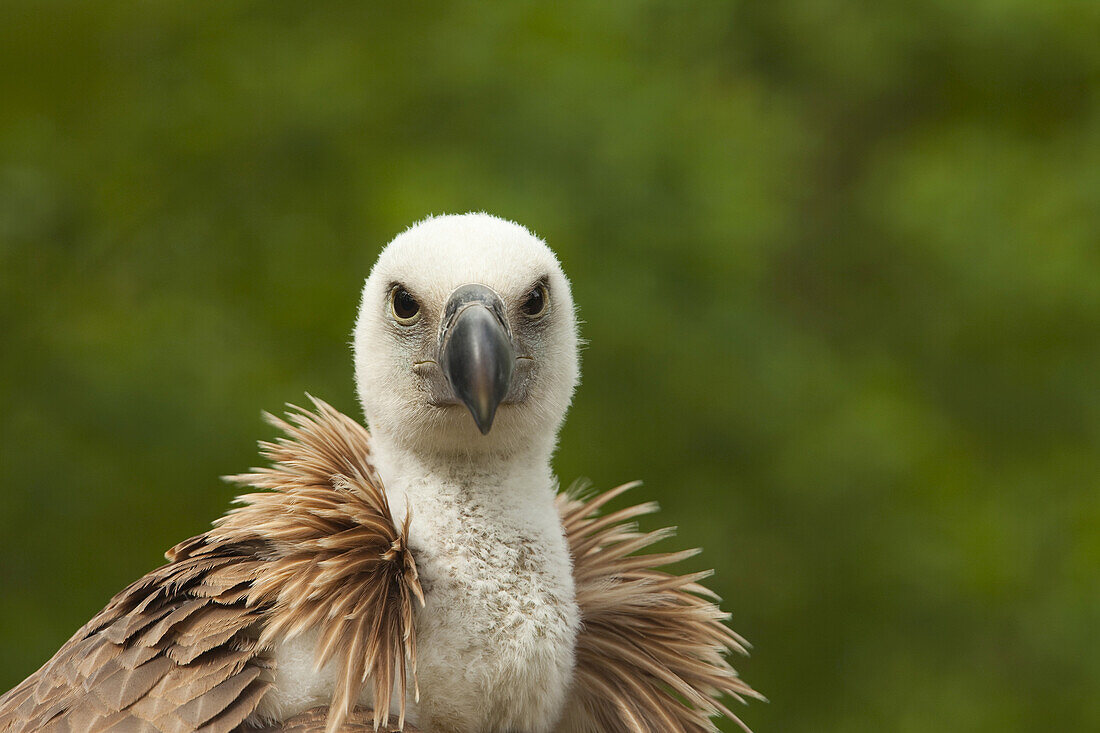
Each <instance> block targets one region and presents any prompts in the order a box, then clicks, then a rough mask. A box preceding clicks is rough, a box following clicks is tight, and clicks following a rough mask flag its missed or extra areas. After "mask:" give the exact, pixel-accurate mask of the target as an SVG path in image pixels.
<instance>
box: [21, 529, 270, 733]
mask: <svg viewBox="0 0 1100 733" xmlns="http://www.w3.org/2000/svg"><path fill="white" fill-rule="evenodd" d="M213 560H216V561H217V562H211V561H213ZM228 563H232V564H235V565H238V566H239V567H240V570H241V571H242V572H245V573H251V574H255V573H256V572H258V571H259V569H260V564H259V563H258V562H257V561H255V560H254V559H252V558H250V557H248V556H239V555H235V554H234V548H232V547H225V548H222V549H220V550H218V551H216V555H214V556H210V555H205V556H204V555H200V556H198V557H188V556H184V557H180V558H179V559H178V560H177V561H175V562H172V563H169V564H168V565H165V566H163V567H161V568H158V569H157V570H154V571H153V572H151V573H149V574H148V575H146V576H145V577H143V578H141V579H140V580H138V581H137V582H135V583H133V584H132V585H130V586H129V587H128V588H126V589H125V590H123V591H122V592H121V593H119V594H118V595H116V596H115V597H114V598H113V599H111V602H110V603H108V604H107V607H106V608H104V609H103V611H101V612H100V613H99V614H98V615H96V616H95V618H93V619H92V620H91V621H89V622H88V623H87V624H85V625H84V627H83V628H81V629H80V630H79V631H78V632H77V633H76V634H74V635H73V637H72V638H71V639H70V640H69V641H68V642H67V643H66V644H65V645H64V646H63V647H61V649H60V650H59V651H58V652H57V654H56V655H54V657H53V658H52V659H51V660H50V661H48V662H47V663H46V664H45V665H43V667H42V668H41V669H39V670H38V671H37V672H35V673H34V674H32V675H31V676H30V677H28V678H27V679H26V680H25V681H23V682H22V683H21V684H20V685H18V686H17V687H15V688H14V689H13V690H11V691H10V692H8V693H7V694H5V695H4V696H3V697H0V730H3V731H10V732H11V733H19V732H21V731H32V730H39V729H45V730H58V731H63V730H72V731H100V730H108V729H110V728H112V727H113V726H119V729H124V730H143V729H148V730H155V729H165V730H167V729H169V727H170V726H165V725H162V719H163V718H164V717H165V716H171V715H177V714H178V713H179V711H180V710H188V709H193V710H201V714H199V715H198V716H197V717H198V718H201V720H198V721H197V724H203V723H207V722H211V721H213V719H214V718H216V717H217V716H218V715H219V714H221V713H222V712H224V711H225V710H226V709H227V708H228V707H229V706H230V704H231V703H232V702H233V700H231V699H226V698H225V696H224V695H221V696H219V695H217V694H215V691H216V690H218V689H219V686H223V687H221V689H225V687H224V686H228V687H233V686H238V685H240V686H247V684H249V683H251V682H253V681H255V680H256V678H257V677H258V676H259V673H260V671H261V669H260V668H259V667H256V666H254V665H252V664H251V663H250V662H251V661H252V658H253V657H254V656H255V653H256V644H255V641H254V640H253V639H251V638H250V636H249V634H248V628H249V627H250V626H253V625H254V624H256V623H257V622H258V621H259V620H260V619H261V615H262V609H260V608H255V607H248V606H247V605H246V604H245V603H244V602H242V601H239V600H238V601H236V602H233V603H226V604H223V603H219V602H218V601H217V600H215V599H213V598H209V597H197V596H196V595H195V594H194V591H195V589H196V588H197V587H199V585H200V583H201V580H202V578H203V577H204V572H209V570H210V568H211V567H216V566H220V565H225V564H228ZM208 631H209V632H210V633H209V637H210V638H211V639H213V640H214V642H216V643H202V644H200V645H199V648H200V649H201V651H200V652H199V653H198V654H194V653H192V651H188V652H187V653H186V654H184V653H181V650H182V649H189V650H191V649H192V647H191V646H190V644H192V643H194V642H195V641H198V640H201V639H204V637H205V636H206V635H207V632H208ZM226 655H230V656H232V657H233V658H234V659H236V660H237V663H236V664H230V665H218V664H216V663H213V662H216V660H218V659H219V658H221V657H224V656H226ZM175 679H178V680H186V681H187V684H186V685H184V686H183V687H182V689H181V688H180V687H176V688H170V687H167V686H166V685H165V684H164V682H165V680H175ZM257 684H258V687H259V688H261V689H263V690H264V691H266V685H267V683H266V682H263V681H262V680H261V681H259V682H258V683H257ZM248 712H251V710H249V711H248ZM246 714H247V713H246ZM237 722H238V723H239V721H237ZM236 724H237V723H234V724H233V725H236ZM231 728H232V726H230V725H228V723H227V722H223V724H221V725H214V726H212V727H211V730H216V731H228V730H230V729H231Z"/></svg>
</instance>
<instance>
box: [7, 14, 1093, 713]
mask: <svg viewBox="0 0 1100 733" xmlns="http://www.w3.org/2000/svg"><path fill="white" fill-rule="evenodd" d="M1097 38H1100V5H1097V4H1096V3H1092V2H1087V1H1085V0H1049V1H1048V2H1038V1H1035V2H1027V1H1026V0H988V1H987V2H979V3H958V2H944V1H942V0H931V1H930V2H924V3H914V2H902V1H901V0H880V1H879V2H860V1H857V0H777V1H775V2H736V3H720V2H695V3H688V4H681V3H674V2H644V3H632V2H630V3H628V2H577V1H573V2H563V3H554V4H548V3H531V2H518V3H497V4H484V5H477V6H468V5H465V4H457V3H402V4H396V3H395V4H388V3H363V2H328V1H321V2H312V3H302V2H285V1H283V2H263V3H259V2H241V1H239V0H232V1H230V0H219V1H218V2H210V1H206V2H198V3H168V2H162V1H158V2H148V1H145V2H119V3H76V2H60V1H58V2H42V1H41V0H6V2H4V3H3V4H2V5H0V99H2V100H3V101H2V102H0V334H2V338H0V344H2V345H0V492H2V493H0V507H2V508H0V660H2V661H0V690H4V689H7V688H8V687H10V686H11V685H13V684H15V683H16V682H17V681H18V680H20V679H22V678H23V677H24V676H26V675H27V674H29V673H30V672H31V671H33V670H34V669H35V668H36V667H37V666H38V665H39V664H41V663H42V662H43V661H45V659H46V658H48V657H49V655H50V654H51V653H52V652H53V650H54V649H56V647H57V646H59V645H60V644H61V643H62V642H63V641H64V640H65V639H66V638H67V637H68V636H69V635H70V634H71V633H72V632H73V631H74V630H75V629H76V628H77V627H78V626H79V625H80V624H81V623H83V621H84V620H86V619H87V618H88V617H89V616H90V615H91V614H93V613H94V612H95V611H96V610H98V609H99V608H100V607H101V606H102V604H103V603H104V602H105V601H106V600H107V599H108V598H109V597H110V596H111V595H112V594H113V593H114V592H115V591H117V590H118V589H120V588H121V587H122V586H123V585H125V584H126V583H128V582H129V581H130V580H132V579H134V578H135V577H137V576H138V575H140V574H141V573H143V572H145V571H146V570H148V569H150V568H151V567H153V566H154V565H156V564H157V563H158V562H159V559H160V554H161V552H162V551H163V550H164V549H165V548H166V547H168V546H170V545H172V544H174V543H175V542H176V541H177V540H179V539H182V538H184V537H186V536H190V535H193V534H196V533H198V532H201V531H202V530H203V529H204V527H206V526H207V525H208V523H209V521H210V520H211V519H212V518H214V517H215V516H217V515H219V514H220V513H221V512H222V511H223V510H224V509H225V508H226V506H227V503H228V501H229V499H230V498H231V496H232V494H233V491H232V489H231V488H230V487H228V486H227V485H225V484H222V483H219V481H218V480H217V477H218V476H219V475H220V474H226V473H232V472H235V471H238V470H240V469H243V468H245V467H247V466H249V465H253V464H254V463H255V462H256V455H255V448H254V440H255V439H256V438H259V437H269V436H270V434H271V432H270V430H269V429H268V428H266V427H264V426H261V424H260V423H259V420H258V414H259V411H260V410H261V409H269V410H278V409H279V408H280V406H281V405H282V403H283V402H285V401H292V402H301V401H302V400H303V399H304V397H303V396H302V395H303V393H304V392H305V391H307V390H308V391H309V392H311V393H314V394H317V395H319V396H321V397H324V398H325V399H327V400H329V401H330V402H332V403H333V404H334V405H336V406H338V407H340V408H342V409H344V410H346V411H351V412H353V414H358V408H357V405H356V400H355V396H354V390H353V386H352V380H351V366H350V359H349V351H348V348H347V345H346V344H347V341H348V339H349V334H350V328H351V323H352V319H353V316H354V313H355V308H356V300H357V296H358V290H359V287H360V285H361V282H362V279H363V277H364V276H365V275H366V273H367V271H368V270H369V267H370V265H371V263H372V262H373V259H374V257H375V256H376V255H377V253H378V251H379V249H380V247H381V246H382V245H383V244H384V243H385V242H386V241H387V240H388V239H390V238H391V237H392V236H393V235H394V234H395V233H397V232H398V231H400V230H401V229H403V228H404V227H405V226H407V225H408V224H409V223H411V222H413V221H415V220H417V219H419V218H422V217H423V216H425V215H427V214H429V213H432V212H436V213H438V212H461V211H467V210H488V211H491V212H493V213H497V214H499V215H502V216H505V217H508V218H512V219H515V220H517V221H520V222H522V223H524V224H526V225H528V226H530V227H531V228H533V229H534V230H535V231H536V232H538V233H540V234H541V235H542V236H544V237H545V238H547V239H548V241H549V242H550V244H551V245H552V246H553V247H554V248H555V249H556V250H557V251H558V252H559V254H560V256H561V258H562V260H563V262H564V264H565V267H566V270H567V272H568V273H569V274H570V275H571V277H572V279H573V281H574V286H575V296H576V300H577V302H578V303H579V304H580V308H581V315H582V318H583V319H584V321H585V324H584V327H583V330H584V335H585V337H586V338H587V339H588V341H589V346H588V347H587V348H586V350H585V353H584V383H583V385H582V387H581V389H580V391H579V392H578V395H577V398H576V401H575V406H574V409H573V411H572V414H571V416H570V418H569V420H568V421H567V424H566V427H565V429H564V432H563V435H562V441H561V449H560V451H559V454H558V458H557V463H556V466H557V470H558V471H559V474H560V475H561V477H562V480H563V481H570V480H572V479H573V478H575V477H578V476H587V477H590V478H591V479H592V480H593V481H594V483H595V484H596V485H598V486H601V487H607V486H610V485H613V484H615V483H618V482H621V481H624V480H628V479H633V478H643V479H645V480H646V485H645V487H644V488H642V489H640V490H639V492H638V495H639V496H645V497H656V498H658V499H660V500H661V502H662V505H663V508H664V512H663V516H662V519H663V521H665V522H668V523H673V524H676V525H679V527H680V530H681V543H684V542H686V543H690V544H698V545H701V546H703V547H704V548H705V553H704V555H703V557H702V558H701V559H700V560H699V562H698V566H699V567H702V566H704V565H708V566H714V567H716V568H717V571H718V572H717V575H716V578H715V579H714V586H715V587H716V588H717V589H718V590H719V592H720V593H721V595H722V596H723V597H724V598H725V601H724V605H725V607H726V608H727V610H729V611H731V612H732V614H733V624H734V626H735V628H737V629H738V630H739V631H741V632H742V633H744V634H745V635H746V636H747V637H748V638H749V639H750V640H751V641H752V642H753V643H754V644H755V652H754V655H753V657H752V658H750V659H748V660H741V661H740V662H739V663H738V666H739V667H740V668H741V669H742V670H743V674H744V675H745V676H746V677H747V679H749V680H750V681H751V682H752V683H753V684H755V685H756V686H757V687H758V688H759V689H760V690H761V691H763V692H764V693H765V694H766V695H767V696H768V697H769V698H770V699H771V703H770V704H755V705H752V706H751V707H749V708H747V709H746V710H745V719H746V721H747V722H748V723H749V724H750V725H752V726H753V727H754V728H755V729H756V730H758V731H780V730H782V731H879V730H891V731H923V730H928V729H934V730H959V731H1010V730H1011V731H1024V730H1095V729H1100V696H1097V695H1096V694H1095V693H1096V682H1097V680H1100V588H1098V583H1097V577H1098V570H1100V451H1098V449H1097V448H1098V437H1100V285H1098V283H1100V104H1098V103H1100V43H1097ZM654 524H655V522H650V523H649V524H648V525H647V526H654ZM726 729H729V728H726Z"/></svg>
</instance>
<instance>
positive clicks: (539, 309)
mask: <svg viewBox="0 0 1100 733" xmlns="http://www.w3.org/2000/svg"><path fill="white" fill-rule="evenodd" d="M549 307H550V291H549V290H548V289H547V287H546V283H539V284H538V285H536V286H535V287H533V288H531V292H529V293H527V297H526V298H525V299H524V301H523V305H522V306H520V310H522V311H523V314H524V315H525V316H527V317H528V318H538V317H539V316H542V315H544V314H545V313H546V311H547V309H548V308H549Z"/></svg>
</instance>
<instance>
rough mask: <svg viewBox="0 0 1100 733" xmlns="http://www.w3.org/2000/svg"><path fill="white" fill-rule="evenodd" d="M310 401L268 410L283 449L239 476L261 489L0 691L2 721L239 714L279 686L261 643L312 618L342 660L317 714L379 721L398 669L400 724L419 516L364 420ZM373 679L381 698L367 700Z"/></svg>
mask: <svg viewBox="0 0 1100 733" xmlns="http://www.w3.org/2000/svg"><path fill="white" fill-rule="evenodd" d="M314 404H315V406H316V412H307V411H305V410H301V409H298V408H294V412H293V413H291V414H290V416H289V418H288V421H283V420H280V419H277V418H274V417H270V416H268V419H269V420H270V421H271V422H272V423H273V424H275V425H276V426H278V427H279V428H281V429H282V430H283V431H284V432H285V434H286V437H283V438H280V439H278V440H276V441H275V442H273V443H261V448H262V451H263V453H264V454H265V456H266V457H267V458H269V459H270V460H271V461H272V463H273V465H272V466H271V467H268V468H261V469H254V470H253V472H252V473H249V474H245V475H242V476H235V477H231V480H232V481H234V482H236V483H239V484H245V485H248V486H251V487H254V488H257V489H260V490H261V493H255V494H249V495H247V496H243V497H241V498H240V499H239V500H238V501H239V502H240V503H242V504H244V506H242V507H239V508H237V509H234V510H233V511H231V512H230V513H229V514H227V515H226V516H225V517H222V518H221V519H220V520H218V521H217V522H216V523H215V526H214V528H213V529H211V530H210V531H209V532H206V533H205V534H203V535H200V536H198V537H193V538H191V539H189V540H186V541H185V542H182V543H180V544H179V545H177V546H176V547H174V548H172V549H171V550H169V551H168V552H167V553H166V557H167V558H168V561H169V562H168V564H167V565H164V566H163V567H161V568H158V569H157V570H154V571H153V572H151V573H149V574H148V575H146V576H145V577H143V578H141V579H140V580H138V581H137V582H135V583H133V584H132V585H130V586H129V587H128V588H126V589H125V590H123V591H122V592H121V593H119V594H118V595H117V596H115V597H114V598H113V599H111V601H110V603H108V604H107V607H106V608H104V609H103V611H101V612H100V613H99V614H97V615H96V616H95V617H94V618H93V619H92V620H91V621H89V622H88V623H87V624H85V625H84V627H83V628H81V629H80V630H79V631H78V632H77V633H76V634H74V635H73V637H72V638H71V639H70V640H69V641H68V642H67V643H66V644H65V645H64V646H63V647H62V648H61V649H60V650H59V651H58V652H57V654H56V655H54V657H53V658H52V659H51V660H50V661H49V662H47V663H46V664H45V665H43V667H42V668H41V669H39V670H38V671H37V672H35V673H34V674H32V675H31V676H30V677H28V678H27V679H26V680H24V681H23V682H22V683H21V684H19V685H18V686H16V687H15V688H14V689H12V690H11V691H9V692H8V693H6V694H5V695H3V696H2V697H0V731H2V732H4V733H22V732H23V731H37V730H40V729H41V730H50V731H74V732H79V733H88V732H89V731H108V730H118V731H127V732H129V731H142V730H150V731H154V730H155V731H170V732H179V733H191V732H192V731H196V730H201V731H205V732H208V733H224V732H227V731H231V730H235V729H238V728H239V727H240V726H242V724H244V723H245V722H246V721H248V720H249V716H251V715H252V714H253V713H254V712H255V711H256V709H257V707H258V706H259V705H260V702H261V700H262V698H263V697H264V695H265V694H266V693H267V692H268V690H269V689H270V687H271V673H270V667H271V663H270V661H269V660H267V659H266V658H265V657H264V652H265V650H266V649H267V648H268V647H269V645H270V644H271V643H273V642H275V641H277V640H279V639H280V638H284V637H286V636H288V635H294V634H296V633H300V632H302V631H305V630H306V629H309V628H314V627H316V628H319V629H320V630H321V634H320V636H321V640H322V641H321V644H320V646H319V648H318V649H317V655H318V660H319V662H320V663H321V664H324V663H327V662H330V661H331V662H334V663H335V664H337V665H338V669H339V670H341V673H340V674H339V675H338V679H339V680H340V681H339V683H338V685H337V688H336V692H335V695H334V699H333V702H332V707H331V715H329V709H327V708H326V709H325V713H324V715H323V717H322V718H320V720H321V723H320V726H321V727H323V728H324V729H325V730H328V731H336V730H338V729H340V728H341V726H342V724H343V723H344V721H345V719H346V720H347V721H348V724H349V726H350V729H352V730H358V729H359V728H356V727H355V726H362V725H367V723H366V722H363V721H365V720H369V721H370V722H369V725H370V727H371V729H374V728H375V727H377V726H379V725H381V724H382V723H384V722H385V711H387V710H388V709H389V699H390V695H391V694H392V692H393V690H394V686H395V683H396V685H397V690H398V693H399V695H400V698H401V699H400V701H399V702H400V708H401V716H400V720H399V721H398V722H397V726H398V727H400V726H401V724H402V723H403V719H404V698H405V680H406V677H407V676H411V677H412V678H413V680H414V682H415V678H416V677H415V675H416V666H415V665H416V636H415V631H414V629H413V627H412V615H413V603H414V600H419V601H420V602H421V603H422V602H423V594H422V592H421V590H420V583H419V580H418V578H417V572H416V564H415V562H414V561H413V558H412V555H411V553H410V552H409V550H408V548H407V545H406V542H405V537H406V535H407V530H408V520H406V523H405V525H404V526H402V527H397V526H395V525H394V522H393V518H392V515H391V514H390V510H389V506H388V504H387V503H386V497H385V493H384V491H383V490H382V485H381V482H380V481H379V479H378V476H377V474H376V473H375V471H374V468H373V466H372V465H371V463H370V461H369V456H370V444H369V440H370V436H369V434H368V433H367V430H366V429H365V428H364V427H362V426H361V425H359V424H358V423H356V422H355V421H354V420H351V419H350V418H348V417H346V416H344V415H342V414H340V413H339V412H337V411H336V410H334V409H332V408H331V407H329V406H328V405H326V404H325V403H323V402H321V401H319V400H314ZM333 609H341V610H342V611H343V612H341V613H335V614H334V613H330V611H331V610H333ZM367 681H370V683H371V684H372V686H373V688H374V694H375V698H374V699H375V701H376V703H377V704H376V708H377V711H378V712H368V713H364V712H363V711H361V710H358V711H357V710H356V709H355V701H356V700H357V699H358V697H359V693H360V690H361V689H362V687H363V686H364V684H365V683H367ZM364 715H366V716H367V717H366V718H364ZM302 720H303V721H305V720H306V719H305V718H303V719H302ZM309 720H311V721H313V722H312V723H309V725H314V724H315V723H316V722H317V720H318V717H317V715H314V716H313V717H312V718H309ZM295 725H296V726H297V727H291V728H287V730H301V731H306V730H310V731H312V730H320V729H321V728H318V727H316V726H315V725H314V727H305V726H306V722H302V724H301V725H298V724H297V723H296V724H295ZM279 729H280V728H279V727H278V726H277V727H276V728H273V729H272V730H279Z"/></svg>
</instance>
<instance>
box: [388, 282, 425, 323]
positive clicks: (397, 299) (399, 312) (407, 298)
mask: <svg viewBox="0 0 1100 733" xmlns="http://www.w3.org/2000/svg"><path fill="white" fill-rule="evenodd" d="M393 312H394V314H395V315H396V316H397V317H398V318H412V317H413V316H415V315H416V314H417V313H419V312H420V304H419V303H417V302H416V298H414V297H412V296H411V295H410V294H409V291H408V290H405V289H404V288H398V290H397V292H396V293H394V294H393Z"/></svg>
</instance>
